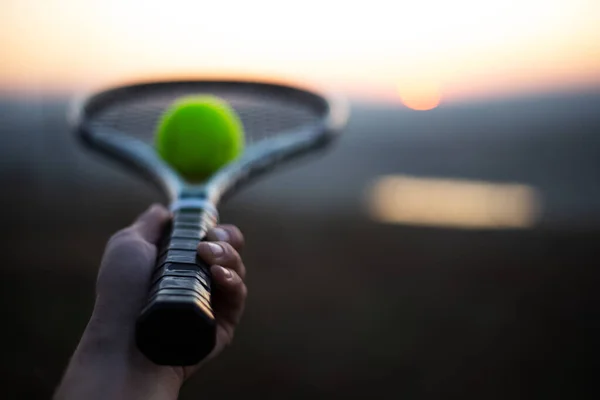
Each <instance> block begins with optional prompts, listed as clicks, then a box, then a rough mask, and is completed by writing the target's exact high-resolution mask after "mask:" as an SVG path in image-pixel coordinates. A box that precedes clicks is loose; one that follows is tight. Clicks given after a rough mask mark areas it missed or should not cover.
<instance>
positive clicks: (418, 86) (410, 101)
mask: <svg viewBox="0 0 600 400" xmlns="http://www.w3.org/2000/svg"><path fill="white" fill-rule="evenodd" d="M398 94H399V96H400V100H401V101H402V103H403V104H404V105H405V106H406V107H408V108H411V109H413V110H417V111H427V110H432V109H434V108H436V107H437V106H438V105H439V104H440V102H441V100H442V92H441V89H440V86H439V85H438V84H437V83H435V82H432V81H419V80H415V81H409V82H404V83H402V84H400V85H398Z"/></svg>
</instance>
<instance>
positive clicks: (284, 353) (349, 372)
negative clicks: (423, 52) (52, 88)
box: [0, 93, 600, 399]
mask: <svg viewBox="0 0 600 400" xmlns="http://www.w3.org/2000/svg"><path fill="white" fill-rule="evenodd" d="M64 106H65V103H64V101H63V100H60V99H44V98H39V97H36V96H30V97H29V98H21V99H16V98H8V97H5V98H4V99H3V100H0V126H1V128H0V134H1V135H2V138H3V139H4V140H3V141H2V145H1V147H0V183H1V184H2V188H3V192H2V193H3V195H2V196H1V197H0V199H1V200H0V201H1V202H2V204H1V205H2V207H0V218H1V221H2V226H3V228H4V229H3V230H2V232H3V233H2V242H1V243H2V247H1V249H0V250H1V251H2V254H3V255H4V256H5V263H4V265H3V267H2V268H1V270H0V274H1V279H0V282H1V284H2V301H1V303H0V312H1V313H2V316H3V325H2V339H3V340H2V343H4V348H3V350H2V351H1V354H2V359H3V363H2V376H3V378H4V380H5V384H4V385H5V387H4V393H5V395H4V396H2V397H3V398H15V399H16V398H18V399H25V398H48V397H49V396H50V394H51V393H52V391H53V388H54V387H55V385H56V384H57V381H58V380H59V378H60V376H61V373H62V371H63V368H64V367H65V365H66V363H67V361H68V357H69V356H70V354H71V352H72V351H73V349H74V347H75V345H76V343H77V340H78V338H79V335H80V334H81V332H82V329H83V328H84V326H85V323H86V320H87V318H88V316H89V312H90V310H91V307H92V302H93V287H94V278H95V272H96V268H97V265H98V261H99V258H100V256H101V254H102V249H103V246H104V243H105V241H106V239H107V238H108V237H109V235H110V234H111V233H112V232H114V231H115V230H117V229H119V228H121V227H123V226H124V225H126V224H128V223H129V222H130V221H131V220H132V219H133V218H134V217H135V216H136V215H137V214H138V213H139V212H140V211H141V210H143V209H144V208H145V207H146V206H147V205H148V204H150V203H151V202H153V201H156V200H160V199H161V198H160V197H159V195H158V194H157V193H156V192H154V191H153V189H152V188H151V187H150V186H149V185H147V184H145V183H144V182H141V181H138V180H137V179H136V178H135V177H133V176H131V175H129V174H128V173H126V172H123V171H120V170H119V169H117V168H115V167H114V166H113V165H112V164H110V163H106V162H104V160H101V159H100V158H98V157H96V156H94V155H91V154H89V153H87V152H86V151H82V150H81V149H79V147H78V145H77V143H76V142H75V141H74V140H73V137H72V136H71V134H70V133H69V131H68V130H67V128H66V124H65V121H64ZM353 111H354V113H353V116H352V119H351V122H350V126H349V129H348V132H347V135H346V136H345V137H344V138H343V140H342V142H341V143H340V145H339V146H338V147H337V148H336V149H334V150H333V151H332V152H330V153H329V154H327V155H326V156H322V157H320V158H318V159H316V160H315V161H314V162H312V163H305V164H303V163H300V164H297V165H296V166H293V167H290V168H288V169H287V170H285V171H282V172H278V173H277V174H275V175H274V176H272V177H270V178H268V179H266V180H263V181H261V182H260V183H258V184H257V185H255V186H253V187H252V188H249V189H248V190H246V191H245V192H243V193H242V194H240V195H239V196H237V197H236V198H235V199H233V200H232V201H231V202H230V203H228V204H227V205H226V206H225V207H223V209H222V220H224V221H226V222H232V223H236V224H238V225H239V226H240V227H241V228H242V230H243V231H244V232H245V234H246V236H247V240H248V245H247V248H246V250H245V252H244V258H245V260H246V264H247V266H248V268H249V276H248V285H249V289H250V297H249V301H248V305H247V312H246V315H245V318H244V320H243V322H242V324H241V326H240V329H239V332H238V334H237V337H236V341H235V344H234V346H233V347H232V348H230V349H229V350H228V351H227V352H226V353H225V354H223V356H222V357H220V358H219V359H218V360H216V361H215V362H213V363H211V364H210V365H208V366H207V367H205V368H204V369H203V370H201V371H200V372H199V373H198V374H197V376H196V377H195V378H194V379H193V380H192V381H191V382H189V384H187V386H186V387H185V388H184V390H183V392H182V396H181V397H182V398H183V399H192V398H202V399H212V398H214V399H229V398H232V399H233V398H238V396H240V395H242V396H244V398H276V399H296V398H298V399H301V398H302V399H303V398H311V399H317V398H404V399H440V398H477V399H506V398H512V399H517V398H528V399H529V398H597V396H598V390H597V389H596V388H597V385H596V383H595V375H596V372H597V371H598V356H599V355H600V352H599V351H598V345H597V343H598V340H599V339H598V338H599V337H600V329H599V323H598V321H599V317H600V316H599V313H598V307H597V306H598V299H599V297H600V296H599V295H598V291H597V288H598V280H599V277H600V272H599V271H598V259H599V257H598V250H597V249H598V248H599V246H598V241H599V239H600V183H599V179H598V178H599V177H600V94H598V93H587V94H579V95H567V94H563V95H556V96H547V97H545V98H528V99H514V100H510V101H496V102H486V103H483V104H463V105H455V106H446V107H442V108H439V109H437V110H434V111H431V112H425V113H419V112H411V111H408V110H405V109H400V108H394V107H389V106H375V105H368V104H361V103H356V104H355V107H354V110H353ZM389 173H402V174H410V175H416V176H434V177H444V176H448V177H453V178H466V179H484V180H490V181H497V182H523V183H526V184H529V185H532V186H534V187H536V188H537V190H538V191H539V192H540V193H541V195H542V198H543V214H542V215H541V219H540V221H539V224H538V225H537V227H536V228H535V229H530V230H505V231H486V230H469V231H463V230H455V229H441V228H440V229H434V228H416V227H409V226H400V225H395V226H394V225H384V224H379V223H376V222H373V221H372V220H370V218H369V216H368V214H367V212H366V208H365V206H364V205H365V204H364V203H365V200H364V198H365V196H364V194H365V189H366V188H367V187H368V185H369V184H370V183H371V182H372V180H373V179H374V178H375V177H376V176H378V175H382V174H389Z"/></svg>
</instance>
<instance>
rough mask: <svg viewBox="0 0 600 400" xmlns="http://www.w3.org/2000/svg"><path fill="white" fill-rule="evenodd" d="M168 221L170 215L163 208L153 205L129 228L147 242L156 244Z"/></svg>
mask: <svg viewBox="0 0 600 400" xmlns="http://www.w3.org/2000/svg"><path fill="white" fill-rule="evenodd" d="M170 219H171V213H170V212H169V211H168V210H167V209H166V208H165V207H164V206H162V205H161V204H153V205H152V206H150V208H148V209H147V210H146V211H145V212H144V213H143V214H141V215H140V216H139V217H138V218H137V219H136V220H135V222H134V223H133V225H132V227H131V228H132V230H133V231H134V232H135V233H137V234H138V235H140V236H141V237H142V238H143V239H144V240H146V241H147V242H150V243H152V244H156V242H158V240H159V239H160V237H161V234H162V232H163V229H164V227H165V225H166V224H167V222H168V221H169V220H170Z"/></svg>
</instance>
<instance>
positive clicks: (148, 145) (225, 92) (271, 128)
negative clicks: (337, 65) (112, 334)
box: [70, 80, 348, 366]
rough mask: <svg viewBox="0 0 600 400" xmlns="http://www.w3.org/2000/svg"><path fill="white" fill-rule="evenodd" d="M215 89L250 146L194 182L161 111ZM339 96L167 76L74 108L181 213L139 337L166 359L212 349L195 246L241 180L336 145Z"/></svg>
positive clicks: (162, 253)
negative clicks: (175, 164)
mask: <svg viewBox="0 0 600 400" xmlns="http://www.w3.org/2000/svg"><path fill="white" fill-rule="evenodd" d="M196 94H212V95H215V96H218V97H219V98H222V99H223V100H225V101H227V102H228V103H229V104H230V105H231V106H232V107H233V108H234V109H235V110H236V112H237V113H238V115H239V116H240V119H241V121H242V124H243V126H244V131H245V139H246V150H245V152H244V153H243V154H242V155H241V156H240V157H239V158H238V159H237V160H235V161H233V162H232V163H229V164H228V165H226V166H224V167H223V168H222V169H221V170H219V171H218V172H216V173H215V174H214V175H213V176H212V177H210V178H209V179H207V180H206V181H205V182H203V183H202V184H189V183H188V182H186V181H185V180H184V179H182V177H181V176H179V175H178V174H177V173H176V172H175V171H174V170H173V169H172V168H170V167H169V165H168V164H167V163H166V162H164V161H163V160H162V159H161V158H160V157H159V156H158V154H157V152H156V151H155V150H154V148H153V146H152V142H153V136H154V132H155V127H156V125H157V122H158V120H159V118H160V116H161V114H162V113H163V112H164V111H165V110H166V109H167V108H168V107H169V106H170V105H171V104H172V103H173V102H174V101H175V100H177V99H178V98H180V97H182V96H188V95H196ZM347 116H348V108H347V107H346V103H345V102H343V101H340V100H339V99H335V100H334V99H332V98H331V97H326V96H324V95H322V94H319V93H317V92H314V91H308V90H303V89H300V88H296V87H291V86H285V85H279V84H272V83H261V82H248V81H234V80H230V81H226V80H219V81H216V80H197V81H192V80H190V81H165V82H152V83H143V84H135V85H130V86H122V87H118V88H114V89H110V90H107V91H103V92H100V93H97V94H94V95H92V96H90V97H88V98H87V99H85V100H84V101H82V102H78V103H77V104H76V105H75V107H73V108H72V109H71V113H70V119H71V122H72V124H73V125H74V129H75V131H76V132H77V134H78V136H79V137H80V138H81V139H83V142H84V143H85V144H86V145H87V146H88V147H90V148H91V149H93V150H95V151H98V152H100V153H102V154H104V155H106V156H109V157H111V158H113V159H115V160H117V161H118V162H120V163H121V164H122V165H124V166H126V167H129V168H132V169H133V170H135V171H137V172H138V173H140V174H141V175H143V176H145V177H146V178H148V179H149V180H150V181H151V182H153V183H154V184H155V185H156V186H157V187H158V188H159V189H160V190H162V191H163V192H164V193H165V194H166V195H167V197H168V199H169V202H170V209H171V211H172V212H173V214H174V218H173V221H172V224H171V226H169V227H168V230H167V231H166V232H165V234H164V237H163V239H162V240H161V242H160V244H159V246H158V255H157V261H156V267H155V270H154V273H153V277H152V282H151V289H150V292H149V294H148V301H147V304H146V306H145V307H144V308H143V309H142V310H141V314H140V316H139V318H138V320H137V324H136V343H137V346H138V348H139V349H140V351H141V352H142V353H143V354H144V355H146V357H147V358H148V359H150V360H151V361H153V362H154V363H156V364H159V365H181V366H183V365H193V364H196V363H198V362H199V361H201V360H202V359H203V358H204V357H206V355H208V354H209V353H210V351H211V350H212V349H213V347H214V345H215V340H216V338H215V335H216V325H215V317H214V314H213V310H212V304H211V276H210V270H209V266H208V265H206V264H205V263H204V262H203V261H202V260H200V259H199V258H197V256H196V247H197V245H198V243H199V242H200V241H201V240H204V238H205V235H206V232H207V231H208V230H209V229H210V228H212V227H213V226H215V224H216V223H217V219H218V212H217V205H218V204H219V203H220V202H221V201H222V200H223V199H225V198H226V197H227V196H229V195H231V194H233V193H235V192H236V191H237V190H238V189H239V188H241V187H242V186H243V185H244V184H246V183H248V182H250V181H252V180H253V179H254V178H256V177H258V176H259V175H262V174H263V173H266V172H268V171H271V170H274V169H277V168H279V166H281V165H282V164H284V163H285V162H287V161H289V160H292V159H295V158H296V157H298V156H300V155H302V154H307V153H312V152H314V151H315V150H318V149H321V148H323V147H325V146H327V145H328V144H330V143H331V142H332V141H333V139H335V138H336V137H338V136H339V134H340V132H341V131H342V128H343V127H344V125H345V123H346V119H347Z"/></svg>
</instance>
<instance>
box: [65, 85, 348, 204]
mask: <svg viewBox="0 0 600 400" xmlns="http://www.w3.org/2000/svg"><path fill="white" fill-rule="evenodd" d="M207 94H208V95H213V96H216V97H219V98H221V99H223V100H225V101H226V102H228V103H229V104H230V105H231V106H232V107H233V109H234V110H235V111H236V113H237V114H238V115H239V117H240V119H241V121H242V124H243V126H244V132H245V141H246V149H245V151H244V153H243V155H242V156H241V157H240V158H238V159H237V160H234V161H233V162H232V163H230V164H229V165H227V166H226V167H224V168H223V169H221V170H220V171H218V172H217V173H216V174H215V175H214V176H213V177H212V178H210V179H209V180H208V181H207V182H204V183H203V184H201V185H191V184H189V183H187V182H186V181H185V180H184V179H182V177H181V176H179V175H178V174H177V173H176V172H175V171H174V170H173V169H172V168H171V167H169V166H168V165H167V163H166V162H164V161H163V160H162V159H161V158H160V157H159V156H158V154H157V152H156V151H155V150H154V147H153V142H154V134H155V130H156V126H157V124H158V121H159V119H160V117H161V116H162V114H163V113H164V111H165V110H166V109H167V108H169V107H170V106H171V105H172V104H173V102H174V101H176V100H177V99H179V98H181V97H185V96H190V95H207ZM347 115H348V109H347V105H346V103H345V102H344V101H343V100H341V99H340V98H339V97H332V96H326V95H324V94H321V93H318V92H317V91H314V90H306V89H301V88H299V87H297V86H288V85H282V84H275V83H266V82H256V81H243V80H180V81H161V82H148V83H138V84H132V85H127V86H121V87H116V88H113V89H109V90H105V91H102V92H99V93H97V94H94V95H92V96H90V97H87V98H86V99H84V100H83V101H81V102H78V104H76V105H75V106H74V107H73V108H72V109H71V115H70V119H71V123H72V124H73V125H74V127H75V130H76V132H77V133H78V135H79V136H80V137H81V138H82V139H83V140H84V142H85V143H86V144H87V145H88V146H89V147H91V148H93V149H94V150H96V151H99V152H101V153H103V154H106V155H108V156H110V157H112V158H114V159H117V160H118V161H120V162H121V163H123V164H125V165H126V166H128V167H131V168H133V169H135V170H137V171H138V172H140V173H142V174H143V175H145V176H146V177H147V178H150V179H151V180H152V181H153V182H154V183H155V184H157V185H158V186H159V187H160V188H161V189H162V190H163V191H164V192H166V194H167V195H168V196H169V198H170V199H171V200H174V199H176V198H178V197H181V196H182V193H184V192H185V191H189V190H190V189H193V190H196V191H195V193H198V190H202V191H204V195H205V196H206V197H208V198H209V200H211V201H212V202H213V203H216V202H218V201H219V199H220V198H221V197H222V196H224V195H226V194H228V193H229V192H231V191H233V190H235V189H236V188H238V187H239V186H241V184H242V183H245V182H248V181H250V180H251V179H252V178H254V177H256V176H258V175H260V174H262V173H264V172H266V171H268V170H270V169H273V168H274V167H275V166H276V165H278V164H280V163H283V162H285V161H287V160H289V159H292V158H295V157H297V156H299V155H301V154H303V153H306V152H309V151H311V150H314V149H317V148H320V147H323V146H325V145H326V144H328V143H329V142H331V140H332V139H334V138H335V137H337V136H338V135H339V133H340V132H341V131H342V128H343V127H344V125H345V122H346V119H347Z"/></svg>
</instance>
